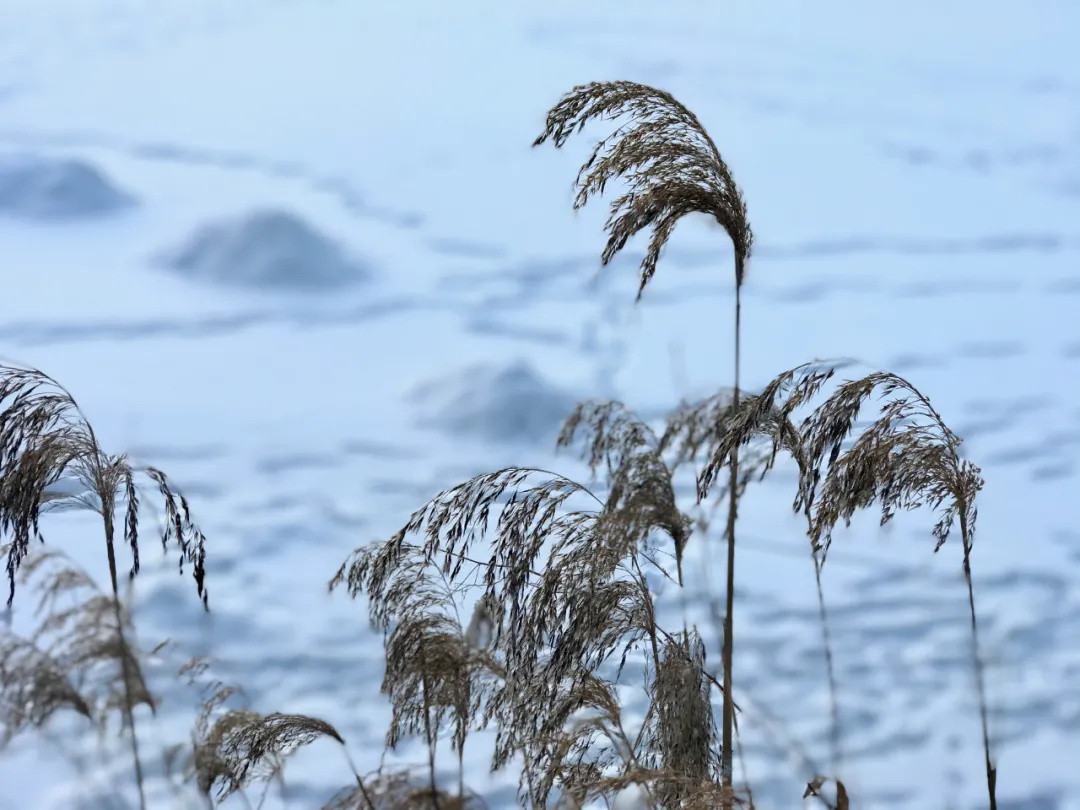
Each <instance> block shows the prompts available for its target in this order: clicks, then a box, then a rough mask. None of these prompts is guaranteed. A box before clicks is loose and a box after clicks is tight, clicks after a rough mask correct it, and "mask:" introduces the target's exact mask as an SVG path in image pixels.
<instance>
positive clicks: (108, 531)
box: [99, 492, 146, 810]
mask: <svg viewBox="0 0 1080 810" xmlns="http://www.w3.org/2000/svg"><path fill="white" fill-rule="evenodd" d="M106 495H108V498H106ZM99 497H100V498H101V515H102V520H103V521H104V523H105V549H106V551H107V552H108V557H109V583H110V584H111V585H112V592H113V613H114V615H115V617H116V633H117V636H118V637H119V639H120V668H121V674H122V676H123V678H124V706H123V710H124V722H125V724H126V725H127V727H128V731H129V732H130V734H131V737H130V740H131V759H132V762H133V763H134V765H135V784H136V786H137V787H138V790H139V810H146V792H145V789H144V787H143V768H142V758H141V757H140V756H139V736H138V734H137V733H136V731H135V708H134V705H133V700H132V697H131V683H132V680H133V678H134V675H133V673H132V671H131V661H130V660H129V659H128V650H129V649H130V647H129V646H128V643H127V639H126V638H125V636H124V617H123V615H122V612H121V610H120V589H119V587H118V585H117V579H116V551H115V549H114V547H113V537H114V528H113V515H112V509H113V503H114V500H113V499H114V496H113V493H112V492H109V493H105V492H100V493H99Z"/></svg>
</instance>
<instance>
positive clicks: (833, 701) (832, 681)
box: [811, 550, 842, 777]
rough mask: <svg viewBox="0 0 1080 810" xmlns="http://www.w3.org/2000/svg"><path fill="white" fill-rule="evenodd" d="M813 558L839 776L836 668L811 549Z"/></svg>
mask: <svg viewBox="0 0 1080 810" xmlns="http://www.w3.org/2000/svg"><path fill="white" fill-rule="evenodd" d="M811 555H812V556H813V559H814V579H815V581H816V582H817V598H818V623H819V624H820V625H821V646H822V648H823V649H824V650H825V672H826V674H827V675H828V678H829V758H830V759H831V760H832V761H831V763H830V767H831V768H832V770H833V776H834V777H839V773H838V770H839V768H840V763H841V758H842V756H841V752H840V702H839V700H838V699H837V689H836V669H835V667H834V666H833V654H832V640H831V639H830V637H829V619H828V615H827V614H826V612H825V591H824V589H823V588H822V586H821V559H820V558H819V557H818V555H817V552H816V551H813V550H812V551H811Z"/></svg>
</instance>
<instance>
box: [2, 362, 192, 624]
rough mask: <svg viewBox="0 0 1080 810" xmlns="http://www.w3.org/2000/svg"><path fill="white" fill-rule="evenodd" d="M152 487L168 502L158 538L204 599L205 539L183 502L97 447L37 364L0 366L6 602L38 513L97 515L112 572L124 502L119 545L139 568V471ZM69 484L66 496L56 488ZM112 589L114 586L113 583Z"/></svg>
mask: <svg viewBox="0 0 1080 810" xmlns="http://www.w3.org/2000/svg"><path fill="white" fill-rule="evenodd" d="M138 472H142V473H144V474H145V475H146V476H147V477H148V478H149V479H150V480H151V481H152V482H153V483H154V484H155V485H156V487H157V489H158V491H159V492H160V494H161V496H162V500H163V502H164V507H165V516H166V521H165V528H164V530H163V532H162V537H161V542H162V545H163V547H165V548H166V549H167V548H168V546H169V543H170V541H171V542H174V543H175V544H176V545H177V546H178V548H179V551H180V568H181V571H182V570H183V566H184V565H185V564H189V565H191V566H192V569H193V570H192V573H193V576H194V578H195V586H196V590H197V591H198V594H199V596H200V598H201V599H202V600H203V604H204V605H206V604H207V592H206V586H205V577H206V568H205V563H206V550H205V538H204V537H203V535H202V532H200V531H199V529H198V527H197V526H196V525H195V524H194V523H193V522H192V520H191V514H190V510H189V507H188V503H187V500H186V499H185V498H184V496H183V495H181V494H179V493H178V492H176V491H175V490H174V488H173V487H172V485H171V483H170V482H169V480H168V478H166V476H165V474H164V473H163V472H161V471H160V470H158V469H156V468H154V467H145V468H136V467H133V466H132V465H131V463H130V462H129V460H128V458H127V457H126V456H125V455H122V454H121V455H110V454H108V453H106V452H105V451H104V450H102V449H101V447H100V445H99V444H98V441H97V437H96V436H95V434H94V430H93V428H92V427H91V426H90V423H89V422H88V421H87V420H86V418H85V416H84V415H83V413H82V411H81V410H80V408H79V405H78V403H77V402H76V401H75V399H74V397H72V395H71V394H70V393H69V392H68V391H67V389H65V388H64V387H63V386H62V385H60V384H59V383H58V382H56V380H54V379H53V378H52V377H49V376H48V375H47V374H45V373H43V372H41V371H38V370H36V369H26V368H19V367H16V366H10V365H0V536H2V535H10V536H11V538H12V542H11V544H10V545H9V547H8V553H7V573H8V583H9V586H10V590H9V594H8V604H9V605H10V604H11V602H12V600H13V599H14V597H15V574H16V572H17V571H18V569H19V565H20V564H21V563H22V561H23V559H24V558H25V557H26V555H27V553H28V551H29V548H30V540H31V539H32V538H33V539H38V540H43V539H44V538H43V536H42V533H41V529H40V519H41V513H42V511H44V510H46V509H50V508H55V507H57V506H62V505H79V506H83V507H85V508H88V509H91V510H93V511H95V512H97V513H98V514H100V515H101V517H102V520H103V521H104V525H105V533H106V545H107V551H108V555H109V563H110V575H111V576H112V578H113V580H115V578H116V574H115V561H114V558H113V554H114V551H113V533H114V520H115V517H114V515H115V510H116V504H117V502H118V501H120V502H123V503H125V505H126V509H125V515H124V528H123V533H124V542H125V543H126V544H127V545H128V546H129V547H130V548H131V555H132V564H131V570H130V573H131V576H134V575H135V574H137V573H138V571H139V519H138V511H139V494H138V490H137V487H136V484H135V476H136V473H138ZM62 481H67V482H68V483H70V484H71V485H72V486H71V488H72V489H74V492H73V493H72V494H64V493H62V492H60V491H58V490H56V489H55V485H56V484H58V483H61V482H62ZM114 591H115V587H114Z"/></svg>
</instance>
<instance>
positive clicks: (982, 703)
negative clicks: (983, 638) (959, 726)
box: [960, 501, 997, 810]
mask: <svg viewBox="0 0 1080 810" xmlns="http://www.w3.org/2000/svg"><path fill="white" fill-rule="evenodd" d="M960 535H961V537H962V539H963V542H964V579H965V580H966V581H967V590H968V607H970V609H971V658H972V663H973V664H974V668H975V689H976V692H977V694H978V698H979V720H980V721H981V722H982V742H983V756H984V757H985V761H986V790H987V792H988V794H989V797H990V810H997V769H996V768H995V767H994V765H993V763H992V762H991V761H990V727H989V723H988V722H987V718H986V714H987V712H986V683H985V678H984V672H983V670H984V667H983V661H982V656H981V655H980V652H979V626H978V622H977V621H976V619H975V589H974V586H973V585H972V581H971V547H972V537H971V532H970V529H969V528H968V520H967V503H966V502H964V501H961V502H960Z"/></svg>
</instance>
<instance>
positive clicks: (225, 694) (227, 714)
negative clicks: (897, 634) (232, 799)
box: [179, 659, 372, 808]
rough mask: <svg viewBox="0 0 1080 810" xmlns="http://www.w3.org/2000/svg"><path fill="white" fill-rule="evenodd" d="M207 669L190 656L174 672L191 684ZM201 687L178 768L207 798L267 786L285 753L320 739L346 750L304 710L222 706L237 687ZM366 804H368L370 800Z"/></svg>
mask: <svg viewBox="0 0 1080 810" xmlns="http://www.w3.org/2000/svg"><path fill="white" fill-rule="evenodd" d="M207 670H208V664H207V662H206V661H205V660H204V659H193V660H192V661H190V662H188V663H187V664H185V665H184V666H183V667H182V668H181V670H180V673H179V674H180V675H186V676H187V678H188V681H189V683H192V684H194V683H196V682H198V681H200V680H204V681H205V678H204V676H205V674H206V672H207ZM204 689H205V692H206V697H205V699H204V701H203V703H202V706H201V707H200V710H199V715H198V717H197V718H196V721H195V733H194V737H193V740H192V747H191V751H190V752H189V754H188V756H187V757H186V761H185V762H184V765H183V770H184V773H185V775H186V776H187V777H189V778H193V779H194V780H195V783H196V785H197V787H198V790H199V792H200V793H201V794H202V795H204V796H205V797H206V798H207V801H208V802H209V801H210V796H211V794H212V793H215V792H216V795H217V799H218V800H219V801H221V800H224V799H226V798H227V797H229V796H231V795H232V794H234V793H240V794H241V795H242V793H243V790H244V788H246V787H248V786H249V785H251V784H252V783H253V782H259V781H261V782H266V783H267V785H266V787H267V788H269V782H270V780H272V779H275V778H276V779H279V780H280V779H281V778H282V773H283V771H284V768H285V761H286V760H287V759H288V758H289V756H291V755H292V754H293V753H294V752H295V751H296V750H297V749H299V748H301V747H303V746H305V745H310V744H311V743H313V742H315V741H316V740H318V739H320V738H324V737H325V738H328V739H331V740H333V741H334V742H336V743H338V744H340V745H341V746H342V749H345V740H344V738H343V737H342V736H341V734H340V733H338V731H337V729H335V728H334V727H333V726H332V725H330V724H329V723H327V722H326V721H325V720H320V719H319V718H316V717H309V716H307V715H303V714H284V713H281V712H274V713H272V714H266V715H263V714H260V713H259V712H256V711H252V710H251V709H246V708H226V707H225V704H226V703H228V702H229V701H230V700H232V699H233V698H234V697H237V696H239V695H241V694H242V690H240V689H239V688H237V687H235V686H232V685H230V684H226V683H224V682H222V681H219V680H212V679H211V680H209V681H208V682H204ZM345 757H346V759H347V760H348V763H349V768H350V769H351V770H352V772H353V775H354V777H355V779H356V784H357V786H358V789H359V795H360V796H361V797H363V796H364V795H365V794H364V785H363V782H362V781H361V779H360V776H359V775H358V774H357V772H356V768H355V767H354V766H353V764H352V759H351V758H350V757H349V755H348V751H347V750H345ZM264 798H265V793H264ZM261 804H262V802H261V801H260V805H261ZM353 806H361V805H353ZM366 806H367V807H369V808H371V807H372V805H371V802H370V799H369V800H368V803H367V805H366Z"/></svg>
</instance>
